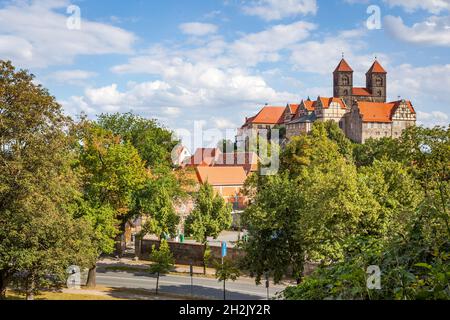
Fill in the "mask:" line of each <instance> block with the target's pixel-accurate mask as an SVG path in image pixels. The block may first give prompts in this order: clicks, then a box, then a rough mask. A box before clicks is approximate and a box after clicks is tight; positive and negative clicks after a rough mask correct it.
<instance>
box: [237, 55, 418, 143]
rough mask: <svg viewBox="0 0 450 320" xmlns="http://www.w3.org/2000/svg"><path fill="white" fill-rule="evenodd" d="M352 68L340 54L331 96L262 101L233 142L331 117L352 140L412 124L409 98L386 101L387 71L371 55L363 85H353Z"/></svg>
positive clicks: (298, 130) (295, 131)
mask: <svg viewBox="0 0 450 320" xmlns="http://www.w3.org/2000/svg"><path fill="white" fill-rule="evenodd" d="M353 76H354V71H353V69H352V68H351V67H350V65H349V64H348V63H347V61H345V59H344V58H342V60H341V61H340V62H339V64H338V66H337V67H336V69H335V70H334V72H333V96H332V97H325V96H324V97H322V96H319V97H318V98H317V99H316V100H314V101H312V100H311V99H309V98H308V99H306V100H302V101H301V102H300V104H288V105H287V106H286V107H281V106H280V107H277V106H268V105H266V106H265V107H263V108H262V109H261V111H260V112H259V113H258V114H257V115H255V116H253V117H250V118H246V121H245V124H244V125H243V126H242V127H241V128H239V129H238V135H237V144H238V146H241V147H244V146H245V145H247V142H248V141H249V138H250V137H251V136H253V135H257V134H258V132H259V131H260V130H270V129H272V128H274V127H285V128H286V139H287V140H289V139H291V138H292V137H294V136H298V135H301V134H305V133H308V132H309V131H310V130H311V129H312V124H313V123H314V122H316V121H329V120H332V121H335V122H336V123H337V124H338V125H339V127H340V128H341V129H342V130H343V131H344V133H345V134H346V136H347V137H348V138H349V139H351V140H353V141H354V142H356V143H364V142H365V141H366V140H367V139H369V138H374V139H378V138H382V137H392V138H398V137H400V136H401V134H402V132H403V130H405V129H406V128H408V127H410V126H414V125H415V124H416V111H415V110H414V107H413V104H412V103H411V101H409V100H404V99H399V100H397V101H391V102H387V96H388V95H387V88H388V83H387V82H388V73H387V72H386V70H385V69H384V68H383V67H382V65H381V64H380V63H379V62H378V60H376V59H375V61H374V62H373V64H372V66H371V67H370V68H369V70H368V71H367V73H366V86H365V87H356V86H354V81H353V80H354V79H353V78H354V77H353Z"/></svg>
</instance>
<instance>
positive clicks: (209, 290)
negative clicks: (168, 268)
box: [97, 270, 285, 300]
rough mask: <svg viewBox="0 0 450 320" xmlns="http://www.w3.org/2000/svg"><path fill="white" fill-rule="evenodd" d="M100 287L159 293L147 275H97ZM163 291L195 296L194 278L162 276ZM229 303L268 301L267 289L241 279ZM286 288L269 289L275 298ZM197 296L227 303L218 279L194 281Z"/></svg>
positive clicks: (229, 289)
mask: <svg viewBox="0 0 450 320" xmlns="http://www.w3.org/2000/svg"><path fill="white" fill-rule="evenodd" d="M97 284H99V285H103V286H107V287H111V288H127V289H145V290H155V286H156V278H154V277H151V276H150V275H149V274H148V273H146V272H136V271H134V272H131V271H128V272H124V271H117V272H116V271H105V270H99V271H98V272H97ZM159 284H160V291H161V292H164V293H172V294H177V295H183V296H187V297H189V296H190V295H191V278H190V277H189V276H187V275H186V276H184V275H167V276H162V277H161V278H160V281H159ZM226 287H227V299H228V300H264V299H267V289H266V288H265V286H264V285H260V286H256V285H255V282H254V280H251V279H239V280H238V281H236V282H232V281H229V282H227V285H226ZM284 288H285V286H282V285H277V286H275V285H273V284H271V288H270V289H269V295H270V297H271V298H273V297H275V295H276V293H277V292H280V291H282V290H283V289H284ZM192 290H193V295H194V296H195V297H199V298H206V299H216V300H221V299H223V283H222V282H218V281H217V280H216V279H210V278H203V277H194V286H193V288H192Z"/></svg>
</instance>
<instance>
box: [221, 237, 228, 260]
mask: <svg viewBox="0 0 450 320" xmlns="http://www.w3.org/2000/svg"><path fill="white" fill-rule="evenodd" d="M226 256H227V243H226V241H223V242H222V258H224V257H226Z"/></svg>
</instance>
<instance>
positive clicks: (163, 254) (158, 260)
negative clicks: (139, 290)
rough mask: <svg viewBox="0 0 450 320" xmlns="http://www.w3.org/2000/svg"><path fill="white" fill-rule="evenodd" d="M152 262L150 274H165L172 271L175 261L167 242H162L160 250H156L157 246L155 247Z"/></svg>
mask: <svg viewBox="0 0 450 320" xmlns="http://www.w3.org/2000/svg"><path fill="white" fill-rule="evenodd" d="M150 261H152V265H151V266H150V273H155V274H156V273H157V274H165V273H168V272H170V270H172V268H173V267H174V264H175V260H174V258H173V254H172V252H171V251H170V247H169V243H168V242H167V241H166V240H161V244H160V245H159V248H158V249H156V246H153V248H152V254H151V255H150Z"/></svg>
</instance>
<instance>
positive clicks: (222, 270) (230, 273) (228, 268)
mask: <svg viewBox="0 0 450 320" xmlns="http://www.w3.org/2000/svg"><path fill="white" fill-rule="evenodd" d="M215 269H216V279H217V280H219V282H223V300H226V283H227V281H229V280H232V281H236V280H237V279H238V278H239V277H240V275H241V272H240V270H239V268H238V266H237V265H236V264H235V263H234V262H233V261H232V260H231V259H224V260H223V263H219V262H216V264H215Z"/></svg>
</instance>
